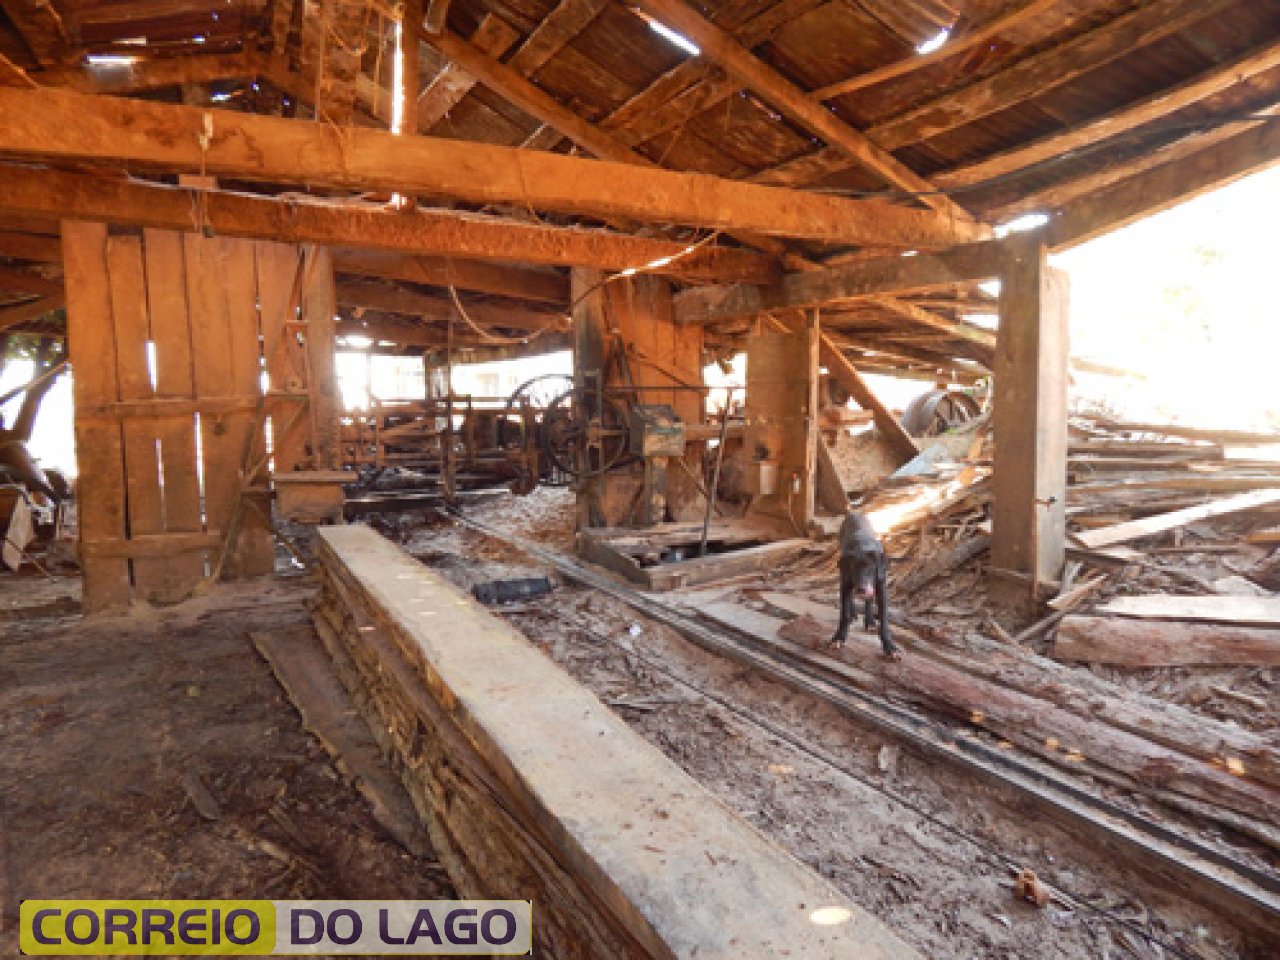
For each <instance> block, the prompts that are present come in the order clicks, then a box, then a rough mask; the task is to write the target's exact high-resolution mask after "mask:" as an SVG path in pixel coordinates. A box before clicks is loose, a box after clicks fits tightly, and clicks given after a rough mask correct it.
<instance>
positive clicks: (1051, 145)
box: [934, 43, 1280, 187]
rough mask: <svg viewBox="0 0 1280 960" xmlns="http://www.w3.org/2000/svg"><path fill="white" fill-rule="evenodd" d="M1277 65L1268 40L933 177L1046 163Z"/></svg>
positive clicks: (941, 179) (971, 180)
mask: <svg viewBox="0 0 1280 960" xmlns="http://www.w3.org/2000/svg"><path fill="white" fill-rule="evenodd" d="M1278 66H1280V43H1269V44H1266V45H1264V46H1261V47H1257V48H1255V49H1254V50H1251V51H1250V52H1249V53H1247V54H1245V55H1244V56H1241V57H1237V58H1236V59H1235V60H1232V61H1231V62H1229V63H1226V64H1223V65H1221V66H1217V67H1214V68H1213V69H1211V70H1207V71H1205V72H1204V73H1202V74H1200V75H1199V76H1197V77H1194V78H1192V79H1191V80H1188V81H1187V82H1186V83H1182V84H1179V85H1178V86H1176V87H1173V88H1172V89H1168V90H1162V91H1160V92H1159V93H1157V94H1155V95H1154V96H1150V97H1147V98H1145V99H1143V100H1139V101H1137V102H1136V103H1132V104H1129V105H1128V106H1125V107H1122V108H1121V109H1119V110H1115V111H1112V112H1111V113H1108V114H1106V115H1105V116H1102V117H1098V118H1097V119H1094V120H1090V121H1088V122H1086V123H1082V124H1079V125H1078V126H1075V127H1072V128H1071V129H1069V130H1065V131H1063V132H1062V133H1057V134H1053V135H1051V136H1048V137H1042V138H1041V139H1039V140H1037V141H1035V142H1034V143H1029V144H1026V145H1024V146H1021V147H1015V148H1014V149H1012V150H1006V151H1004V152H1003V153H999V154H996V155H995V156H992V157H987V158H986V159H984V160H979V161H977V162H975V163H970V164H966V165H964V166H962V167H956V168H955V169H952V170H948V171H945V172H943V173H940V174H938V175H936V176H935V178H934V179H935V180H936V181H937V183H939V184H940V185H942V186H944V187H958V186H970V185H972V184H975V183H981V182H982V181H984V180H991V179H994V178H997V177H1000V176H1003V175H1005V174H1007V173H1010V172H1011V171H1014V170H1020V169H1022V168H1024V167H1028V166H1032V165H1034V164H1037V163H1043V162H1044V161H1046V160H1049V159H1052V158H1054V157H1059V156H1062V155H1064V154H1068V153H1070V152H1071V151H1073V150H1079V149H1080V148H1081V147H1085V146H1088V145H1090V144H1095V143H1099V142H1101V141H1104V140H1107V139H1109V138H1111V137H1115V136H1118V135H1119V134H1122V133H1126V132H1128V131H1130V130H1135V129H1137V128H1138V127H1141V126H1144V125H1146V124H1148V123H1151V122H1152V121H1154V120H1158V119H1160V118H1161V117H1164V116H1167V115H1169V114H1172V113H1176V112H1177V111H1179V110H1182V109H1184V108H1186V107H1189V106H1191V105H1192V104H1195V103H1199V102H1200V101H1201V100H1205V99H1207V98H1209V97H1212V96H1214V95H1216V94H1219V93H1222V92H1223V91H1224V90H1227V89H1229V88H1230V87H1233V86H1235V85H1236V84H1238V83H1243V82H1244V81H1246V80H1248V79H1249V78H1250V77H1254V76H1257V75H1258V74H1260V73H1264V72H1266V71H1269V70H1272V69H1274V68H1275V67H1278Z"/></svg>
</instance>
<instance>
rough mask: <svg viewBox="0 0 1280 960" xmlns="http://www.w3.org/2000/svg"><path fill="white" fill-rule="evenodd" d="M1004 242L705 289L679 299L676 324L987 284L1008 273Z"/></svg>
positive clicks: (827, 268) (997, 241) (858, 262)
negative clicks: (770, 281)
mask: <svg viewBox="0 0 1280 960" xmlns="http://www.w3.org/2000/svg"><path fill="white" fill-rule="evenodd" d="M1004 262H1005V241H1003V240H993V241H988V242H984V243H974V244H967V245H965V246H961V247H956V248H953V249H951V250H945V251H940V252H938V253H920V254H916V255H914V256H896V257H876V258H874V259H871V260H861V261H855V262H852V263H846V264H841V265H839V266H835V267H826V268H824V269H822V270H811V271H806V272H803V273H794V274H789V275H788V276H786V277H785V278H783V279H782V280H781V281H779V282H778V283H775V284H771V285H768V286H748V285H739V286H732V287H701V288H698V289H695V290H690V291H687V292H686V293H684V294H681V295H680V296H679V297H677V298H676V322H677V323H711V322H714V321H720V320H729V319H734V318H739V317H747V316H752V315H754V314H757V313H762V312H765V311H768V310H784V309H789V308H796V307H815V306H821V305H823V304H829V303H839V302H842V301H849V300H857V299H859V298H862V297H873V296H883V295H885V294H890V293H901V292H903V291H907V290H926V289H929V288H932V287H946V286H950V285H952V284H955V283H960V282H963V281H966V280H988V279H993V278H995V277H998V276H999V275H1000V272H1001V270H1003V269H1004Z"/></svg>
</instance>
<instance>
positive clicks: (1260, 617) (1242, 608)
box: [1098, 594, 1280, 627]
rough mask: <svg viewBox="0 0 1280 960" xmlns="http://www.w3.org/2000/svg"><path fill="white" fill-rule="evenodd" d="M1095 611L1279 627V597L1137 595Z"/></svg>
mask: <svg viewBox="0 0 1280 960" xmlns="http://www.w3.org/2000/svg"><path fill="white" fill-rule="evenodd" d="M1098 613H1109V614H1116V615H1118V616H1124V617H1142V618H1145V619H1150V620H1198V621H1208V622H1211V623H1237V624H1252V625H1254V626H1270V627H1274V626H1280V599H1277V598H1274V597H1237V596H1224V595H1215V596H1206V597H1188V596H1176V595H1167V594H1139V595H1136V596H1129V597H1116V598H1115V599H1113V600H1109V601H1107V602H1106V603H1104V604H1102V605H1101V606H1100V607H1098Z"/></svg>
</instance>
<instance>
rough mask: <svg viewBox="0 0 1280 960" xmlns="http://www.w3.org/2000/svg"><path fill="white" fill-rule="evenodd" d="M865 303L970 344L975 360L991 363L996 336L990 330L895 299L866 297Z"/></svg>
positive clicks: (913, 323)
mask: <svg viewBox="0 0 1280 960" xmlns="http://www.w3.org/2000/svg"><path fill="white" fill-rule="evenodd" d="M867 302H869V303H874V304H875V305H876V306H878V307H881V308H882V309H884V310H887V311H888V312H889V313H893V314H896V315H897V316H899V317H901V318H902V319H903V320H906V321H907V322H908V323H910V324H912V325H913V326H916V327H923V328H924V329H926V330H933V331H936V332H938V333H940V334H942V335H943V336H944V337H947V338H948V339H951V340H960V341H963V342H964V343H967V344H972V345H973V346H974V347H976V348H978V349H977V351H976V353H977V357H976V359H980V360H984V361H985V362H987V363H988V364H989V363H990V362H991V355H992V351H993V350H994V349H995V346H996V335H995V333H994V332H993V331H991V330H984V329H983V328H982V327H975V326H973V325H972V324H968V323H961V322H957V321H955V320H948V319H947V318H946V317H943V316H939V315H938V314H936V313H934V312H933V311H932V310H926V309H925V308H924V307H920V306H917V305H916V304H914V303H907V302H906V301H905V300H900V299H898V298H896V297H868V298H867Z"/></svg>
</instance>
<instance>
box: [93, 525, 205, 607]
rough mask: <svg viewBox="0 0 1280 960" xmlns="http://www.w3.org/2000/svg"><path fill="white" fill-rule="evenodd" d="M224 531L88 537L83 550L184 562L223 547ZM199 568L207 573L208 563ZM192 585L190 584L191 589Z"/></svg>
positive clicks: (129, 557) (188, 587)
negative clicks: (109, 537) (97, 538)
mask: <svg viewBox="0 0 1280 960" xmlns="http://www.w3.org/2000/svg"><path fill="white" fill-rule="evenodd" d="M221 543H222V534H221V533H220V532H218V531H214V532H212V533H158V534H139V535H138V536H136V537H130V538H129V539H128V540H86V541H84V542H83V543H82V544H81V549H82V551H83V552H84V554H85V555H86V556H93V557H121V558H127V559H131V560H133V561H134V562H135V563H136V562H138V561H139V560H163V561H164V562H165V563H181V562H182V561H183V560H187V559H190V557H191V555H192V554H195V555H197V557H203V556H204V554H205V553H207V552H208V551H209V550H210V549H213V548H216V547H218V546H220V545H221ZM199 569H200V571H201V575H203V570H204V563H203V561H201V563H200V566H199ZM190 587H191V585H190V584H188V585H187V591H188V592H189V591H190Z"/></svg>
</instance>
